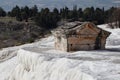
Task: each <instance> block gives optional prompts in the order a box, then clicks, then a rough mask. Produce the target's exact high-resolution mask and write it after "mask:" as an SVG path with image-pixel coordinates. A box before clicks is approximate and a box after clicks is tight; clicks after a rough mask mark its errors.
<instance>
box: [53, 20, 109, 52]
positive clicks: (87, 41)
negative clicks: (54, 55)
mask: <svg viewBox="0 0 120 80" xmlns="http://www.w3.org/2000/svg"><path fill="white" fill-rule="evenodd" d="M52 33H53V35H54V36H55V48H56V49H57V50H62V51H68V52H69V51H78V50H95V49H105V43H106V38H107V37H108V36H109V35H110V32H107V31H105V30H102V29H101V28H98V27H97V26H96V25H95V24H93V23H91V22H70V23H66V24H64V25H62V26H60V27H59V28H58V29H56V30H54V31H52Z"/></svg>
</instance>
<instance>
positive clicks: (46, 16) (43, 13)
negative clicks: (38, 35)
mask: <svg viewBox="0 0 120 80" xmlns="http://www.w3.org/2000/svg"><path fill="white" fill-rule="evenodd" d="M116 10H117V8H115V7H111V8H109V9H107V10H105V9H104V8H94V7H87V8H85V9H82V8H77V6H73V9H69V8H68V7H63V8H61V9H57V8H54V9H53V10H50V9H49V8H42V9H41V10H40V11H39V9H38V7H37V6H36V5H35V6H33V7H31V8H29V7H28V6H25V7H19V6H15V7H13V9H12V10H11V11H9V12H6V11H5V10H3V9H2V8H1V7H0V17H1V16H2V17H4V16H10V17H15V18H16V20H18V21H25V22H28V20H29V19H30V20H33V21H35V22H36V24H37V25H39V26H41V27H42V28H45V29H51V28H55V27H57V23H58V22H59V21H61V20H67V21H76V20H79V21H91V22H94V23H95V24H104V23H106V22H114V21H115V20H116V19H114V20H112V19H113V18H112V17H114V16H115V15H116V14H115V13H116V12H115V11H116ZM117 11H118V10H117ZM113 13H114V16H113ZM117 13H118V15H117V16H119V12H117ZM118 19H120V18H118Z"/></svg>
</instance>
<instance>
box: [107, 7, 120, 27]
mask: <svg viewBox="0 0 120 80" xmlns="http://www.w3.org/2000/svg"><path fill="white" fill-rule="evenodd" d="M108 22H109V26H110V27H111V28H120V8H116V9H115V10H114V11H113V13H112V14H111V16H110V18H109V19H108Z"/></svg>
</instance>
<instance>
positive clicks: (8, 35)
mask: <svg viewBox="0 0 120 80" xmlns="http://www.w3.org/2000/svg"><path fill="white" fill-rule="evenodd" d="M46 34H47V31H45V30H44V29H42V28H41V27H40V26H36V25H35V24H34V23H31V22H27V23H26V22H12V21H9V22H3V21H0V48H5V47H10V46H18V45H21V44H25V43H31V42H34V41H35V40H36V39H40V38H42V37H44V36H45V35H46Z"/></svg>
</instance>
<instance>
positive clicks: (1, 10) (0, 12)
mask: <svg viewBox="0 0 120 80" xmlns="http://www.w3.org/2000/svg"><path fill="white" fill-rule="evenodd" d="M5 16H6V12H5V11H4V10H3V8H1V7H0V17H5Z"/></svg>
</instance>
